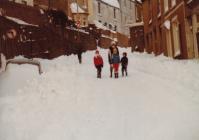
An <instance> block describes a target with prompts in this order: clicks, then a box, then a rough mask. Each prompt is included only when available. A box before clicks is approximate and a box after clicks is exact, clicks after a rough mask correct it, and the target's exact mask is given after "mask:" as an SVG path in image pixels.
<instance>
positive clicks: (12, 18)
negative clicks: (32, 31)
mask: <svg viewBox="0 0 199 140" xmlns="http://www.w3.org/2000/svg"><path fill="white" fill-rule="evenodd" d="M5 17H6V18H7V19H9V20H12V21H14V22H15V23H17V24H20V25H30V26H36V27H38V25H34V24H29V23H27V22H25V21H23V20H21V19H18V18H14V17H9V16H5Z"/></svg>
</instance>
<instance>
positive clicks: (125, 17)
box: [88, 0, 136, 36]
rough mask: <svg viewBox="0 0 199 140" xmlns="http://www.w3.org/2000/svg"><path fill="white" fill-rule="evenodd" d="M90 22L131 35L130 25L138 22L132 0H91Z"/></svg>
mask: <svg viewBox="0 0 199 140" xmlns="http://www.w3.org/2000/svg"><path fill="white" fill-rule="evenodd" d="M88 6H89V18H88V20H89V22H90V23H95V24H102V26H104V27H105V28H108V29H110V30H113V31H116V32H119V33H122V34H125V35H128V36H129V25H130V24H132V23H134V22H136V18H135V3H134V2H133V1H132V0H91V1H89V4H88Z"/></svg>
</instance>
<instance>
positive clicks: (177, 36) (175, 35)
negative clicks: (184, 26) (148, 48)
mask: <svg viewBox="0 0 199 140" xmlns="http://www.w3.org/2000/svg"><path fill="white" fill-rule="evenodd" d="M179 25H180V24H179V22H178V20H177V18H175V19H174V20H173V21H172V32H173V40H175V41H174V42H173V43H174V57H177V56H179V55H180V54H181V49H180V46H181V43H180V30H179V29H180V28H179V27H180V26H179Z"/></svg>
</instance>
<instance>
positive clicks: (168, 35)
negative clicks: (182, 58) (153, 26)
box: [166, 29, 173, 57]
mask: <svg viewBox="0 0 199 140" xmlns="http://www.w3.org/2000/svg"><path fill="white" fill-rule="evenodd" d="M166 45H167V53H168V56H169V57H172V56H173V53H172V52H173V51H172V43H171V31H170V30H167V29H166Z"/></svg>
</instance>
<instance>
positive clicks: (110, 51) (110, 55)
mask: <svg viewBox="0 0 199 140" xmlns="http://www.w3.org/2000/svg"><path fill="white" fill-rule="evenodd" d="M114 48H115V49H116V51H117V52H116V53H117V54H118V55H119V49H118V47H117V44H116V42H115V41H113V42H111V46H110V47H109V51H108V62H109V65H110V77H112V75H113V65H112V64H113V63H112V56H113V49H114Z"/></svg>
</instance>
